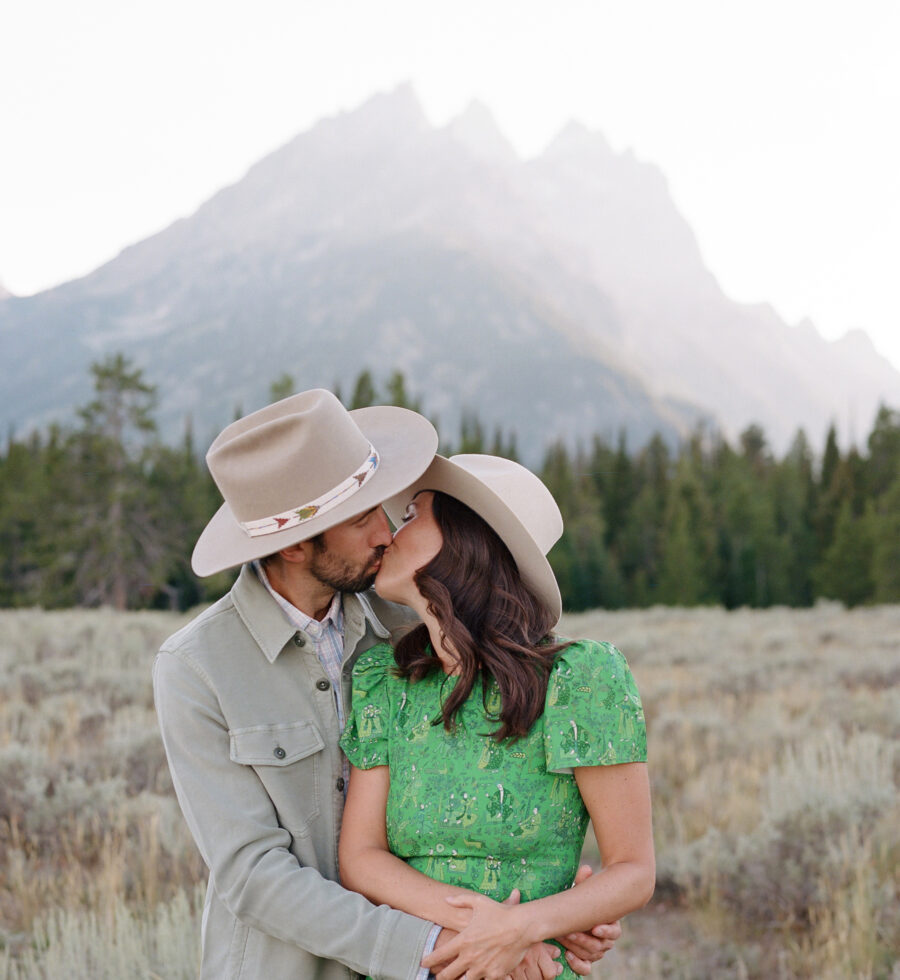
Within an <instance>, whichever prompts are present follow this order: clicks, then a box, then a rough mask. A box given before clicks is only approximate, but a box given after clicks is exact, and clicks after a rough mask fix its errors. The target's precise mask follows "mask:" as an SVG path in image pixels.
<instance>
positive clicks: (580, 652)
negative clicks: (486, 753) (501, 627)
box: [544, 640, 647, 772]
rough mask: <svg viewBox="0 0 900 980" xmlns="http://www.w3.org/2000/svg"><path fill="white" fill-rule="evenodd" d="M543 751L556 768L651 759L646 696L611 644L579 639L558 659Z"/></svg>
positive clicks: (550, 767) (564, 769)
mask: <svg viewBox="0 0 900 980" xmlns="http://www.w3.org/2000/svg"><path fill="white" fill-rule="evenodd" d="M544 751H545V755H546V761H547V769H548V770H549V771H551V772H571V770H572V768H573V767H574V766H614V765H619V764H620V763H623V762H645V761H646V759H647V729H646V725H645V723H644V710H643V707H642V706H641V698H640V695H639V694H638V690H637V686H636V685H635V683H634V677H633V676H632V674H631V671H630V669H629V667H628V664H627V663H626V661H625V658H624V657H623V656H622V654H621V653H620V652H619V651H618V650H617V649H616V648H615V647H614V646H613V645H612V644H610V643H597V642H595V641H593V640H579V641H577V642H575V643H573V644H572V645H571V646H569V647H567V648H566V649H565V650H563V652H562V653H561V654H560V655H559V657H558V658H557V661H556V663H555V664H554V666H553V672H552V673H551V675H550V683H549V685H548V687H547V700H546V703H545V709H544Z"/></svg>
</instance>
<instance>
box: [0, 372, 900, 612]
mask: <svg viewBox="0 0 900 980" xmlns="http://www.w3.org/2000/svg"><path fill="white" fill-rule="evenodd" d="M91 374H92V377H93V384H94V397H93V399H92V400H91V401H90V402H89V403H88V404H86V405H84V406H83V407H82V408H80V409H79V410H78V412H77V415H76V417H75V420H74V421H73V423H72V424H70V425H68V426H61V425H54V426H51V427H50V428H49V429H48V430H47V431H46V432H43V433H39V432H35V433H33V434H32V435H30V436H28V437H26V438H21V439H20V438H17V437H16V436H14V435H13V434H10V435H9V437H8V438H7V442H6V447H5V450H4V451H3V453H2V455H0V606H7V607H10V606H19V607H23V606H42V607H45V608H58V607H66V606H76V605H84V606H99V605H109V606H113V607H115V608H118V609H126V608H171V609H185V608H188V607H190V606H193V605H195V604H198V603H202V602H207V601H210V600H212V599H215V598H217V597H218V596H220V595H222V594H223V593H224V592H225V591H226V590H227V589H228V588H229V587H230V584H231V582H232V581H233V578H234V573H232V572H226V573H223V574H221V575H217V576H214V577H212V578H209V579H202V580H201V579H197V578H196V576H194V575H193V573H192V572H191V569H190V554H191V550H192V548H193V545H194V542H195V541H196V539H197V537H198V535H199V533H200V531H201V530H202V529H203V527H204V526H205V524H206V522H207V520H208V519H209V518H210V516H211V515H212V514H213V512H214V511H215V509H216V508H217V507H218V506H219V504H220V503H221V498H220V496H219V493H218V490H217V489H216V487H215V485H214V483H213V481H212V479H211V477H210V476H209V473H208V471H207V469H206V465H205V462H204V461H203V459H202V456H201V454H200V453H198V451H197V449H196V447H195V445H194V438H193V434H192V430H191V425H190V423H189V422H187V423H186V425H185V432H184V437H183V439H182V441H181V443H180V444H179V445H176V446H170V445H166V444H164V443H163V442H162V441H161V440H160V438H159V436H158V434H157V429H156V423H155V421H154V417H153V411H154V408H155V405H156V392H155V389H154V388H153V386H151V385H149V384H148V383H147V382H146V381H145V379H144V377H143V374H142V372H141V371H140V370H139V369H137V368H135V367H134V366H133V365H132V364H131V363H130V362H129V361H128V360H127V359H126V358H125V357H123V356H122V355H121V354H114V355H111V356H109V357H107V358H105V359H104V360H102V361H100V362H97V363H95V364H94V365H92V367H91ZM293 390H294V384H293V379H292V378H291V377H290V376H289V375H282V376H281V377H280V378H278V379H277V380H275V381H273V382H272V385H271V388H270V395H271V397H272V399H273V400H274V399H276V398H280V397H285V396H286V395H289V394H291V393H292V392H293ZM336 394H338V396H339V397H341V392H340V391H339V390H337V391H336ZM343 400H344V402H345V404H347V406H348V407H349V408H361V407H365V406H367V405H372V404H394V405H401V406H404V407H408V408H413V409H416V410H421V408H420V405H419V403H418V402H417V401H416V399H414V398H412V397H411V396H410V394H409V393H408V391H407V389H406V382H405V379H404V377H403V375H402V373H400V372H394V373H393V374H392V375H391V376H390V377H389V378H387V379H386V380H385V381H384V382H383V384H382V385H381V386H380V387H379V385H378V384H377V383H376V381H375V379H374V378H373V377H372V375H371V373H370V372H368V371H363V372H362V373H361V374H360V375H359V376H358V378H357V379H356V382H355V384H354V386H353V389H352V391H351V392H350V393H349V396H348V397H347V398H346V399H343ZM237 414H241V413H240V410H237V411H236V415H237ZM441 452H443V453H445V454H450V453H454V452H490V453H494V454H498V455H503V456H508V457H510V458H516V456H517V447H516V440H515V435H514V434H505V433H503V432H502V431H501V430H499V429H495V430H494V431H492V432H490V433H489V432H487V431H486V430H485V429H484V427H483V426H482V424H481V422H480V420H479V419H478V417H477V414H475V413H473V412H469V413H466V414H464V415H463V418H462V422H461V426H460V431H459V435H458V438H457V440H456V442H455V443H453V444H449V443H448V442H446V441H445V442H442V445H441ZM538 473H539V475H540V476H541V478H542V479H543V480H544V482H545V483H546V484H547V486H548V487H549V488H550V490H551V491H552V493H553V494H554V496H555V497H556V499H557V501H558V502H559V505H560V508H561V510H562V512H563V517H564V519H565V528H566V529H565V533H564V535H563V537H562V539H561V541H560V542H559V543H558V544H557V545H556V547H555V548H554V550H553V551H552V553H551V564H552V565H553V568H554V571H555V572H556V575H557V578H558V580H559V584H560V588H561V590H562V594H563V601H564V603H565V606H566V608H568V609H571V610H580V609H590V608H594V607H606V608H618V607H624V606H639V607H640V606H649V605H653V604H657V603H661V604H670V605H688V606H691V605H699V604H717V605H723V606H725V607H727V608H734V607H737V606H756V607H763V606H772V605H786V606H809V605H811V604H813V603H814V602H815V601H816V600H817V599H820V598H829V599H836V600H839V601H841V602H843V603H845V604H846V605H848V606H852V605H858V604H861V603H872V602H898V601H900V412H897V411H895V410H892V409H889V408H887V407H882V408H881V409H880V411H879V412H878V415H877V417H876V419H875V422H874V425H873V428H872V431H871V433H870V434H869V436H868V439H867V441H866V446H865V450H864V451H860V450H859V449H857V448H856V447H851V448H849V449H848V450H847V451H846V452H843V453H842V452H841V450H840V448H839V446H838V441H837V437H836V433H835V430H834V428H833V427H832V429H831V430H830V431H829V433H828V437H827V440H826V445H825V450H824V453H823V455H822V458H821V460H817V459H816V458H815V455H814V453H813V451H812V449H811V447H810V445H809V442H808V441H807V439H806V437H805V436H804V434H803V433H802V431H801V432H798V434H797V436H796V438H795V439H794V442H793V444H792V446H791V448H790V450H789V451H788V452H787V453H786V454H785V455H784V456H783V458H781V459H777V458H776V457H775V455H774V454H773V453H772V452H771V450H770V449H769V447H768V445H767V443H766V439H765V434H764V433H763V431H762V430H761V429H760V428H759V427H758V426H755V425H752V426H750V427H748V428H747V429H746V430H745V431H744V432H743V433H742V434H741V436H740V439H739V441H738V443H737V444H736V445H731V444H729V442H728V441H727V440H725V439H724V438H722V437H721V436H720V435H715V434H712V433H704V432H699V431H698V432H697V433H695V434H694V435H693V437H692V438H690V439H689V440H687V441H686V442H685V443H684V444H683V445H682V446H681V447H680V448H679V449H678V450H677V451H672V450H670V449H669V447H668V446H667V445H666V443H665V442H664V441H663V440H662V438H660V437H659V436H656V437H654V438H653V439H652V440H651V441H650V442H649V443H648V444H647V445H646V446H644V447H643V448H641V449H640V450H638V451H635V452H632V451H629V447H628V446H627V444H626V441H625V438H624V437H620V439H619V440H618V442H617V444H616V445H610V444H609V443H608V442H607V441H605V440H604V439H602V438H600V437H599V436H597V437H595V438H594V439H593V440H592V441H591V443H590V444H589V445H586V446H585V445H582V446H579V447H577V448H572V447H570V446H567V445H566V444H565V443H564V442H563V441H562V440H560V441H558V442H556V443H555V444H554V445H552V446H551V447H550V448H549V449H548V450H547V452H546V454H545V457H544V460H543V462H542V465H541V467H540V469H539V470H538Z"/></svg>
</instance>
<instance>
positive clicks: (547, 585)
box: [384, 456, 562, 620]
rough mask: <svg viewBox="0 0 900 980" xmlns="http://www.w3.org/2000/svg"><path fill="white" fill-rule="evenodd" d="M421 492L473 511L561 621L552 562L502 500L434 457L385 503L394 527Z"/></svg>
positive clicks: (559, 599) (475, 481) (448, 462)
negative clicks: (431, 492) (433, 493)
mask: <svg viewBox="0 0 900 980" xmlns="http://www.w3.org/2000/svg"><path fill="white" fill-rule="evenodd" d="M422 490H440V491H441V492H442V493H446V494H448V495H449V496H451V497H455V498H456V499H457V500H459V501H461V502H462V503H464V504H465V505H466V506H467V507H471V509H472V510H474V511H475V513H476V514H478V516H479V517H481V518H482V519H483V520H484V521H485V522H486V523H487V524H488V525H489V526H490V527H491V528H492V529H493V530H494V531H495V532H496V533H497V535H498V536H499V538H500V540H501V541H503V543H504V544H505V545H506V547H507V548H509V551H510V554H511V555H512V556H513V560H514V561H515V563H516V567H517V568H518V569H519V574H520V575H521V576H522V578H523V580H524V581H525V583H526V584H527V585H528V586H529V588H530V589H531V590H532V591H533V592H534V593H535V595H537V597H538V598H539V599H541V600H542V601H543V602H544V603H546V605H547V607H548V608H549V609H550V611H551V612H552V613H553V615H554V616H555V617H556V619H557V620H558V619H559V617H560V616H561V615H562V597H561V595H560V592H559V585H558V584H557V582H556V576H555V575H554V574H553V569H552V568H551V567H550V562H549V561H548V560H547V557H546V555H545V554H544V553H543V551H541V549H540V546H539V545H538V544H537V542H536V541H535V540H534V538H532V536H531V535H530V534H529V533H528V532H527V531H526V530H525V528H524V526H523V525H522V522H521V521H520V520H519V519H518V517H516V515H515V514H514V513H513V511H512V510H511V509H510V508H509V507H508V506H507V505H506V504H505V503H504V502H503V499H502V498H501V497H499V496H498V495H497V494H496V493H494V491H493V490H491V489H490V488H489V487H487V486H486V485H485V484H484V483H482V481H481V480H479V479H478V478H477V477H475V476H473V475H472V474H471V473H469V472H468V471H467V470H464V469H463V468H462V467H461V466H457V465H456V464H455V463H454V462H453V461H452V460H449V459H447V458H446V457H444V456H435V457H434V459H433V461H432V463H431V465H430V466H429V467H428V469H427V470H426V471H425V472H424V473H423V474H422V475H421V476H420V477H419V478H418V479H416V480H415V482H414V483H412V484H411V485H410V486H408V487H407V488H405V489H404V490H403V491H402V492H401V493H398V494H397V495H396V496H394V497H392V498H391V499H389V500H386V501H385V502H384V509H385V511H386V512H387V515H388V517H389V518H390V519H391V521H393V523H394V524H395V525H399V524H400V522H401V521H402V520H403V515H404V512H405V511H406V506H407V504H408V503H409V502H410V500H412V498H413V497H414V496H415V495H416V494H417V493H419V492H421V491H422ZM560 530H561V528H560Z"/></svg>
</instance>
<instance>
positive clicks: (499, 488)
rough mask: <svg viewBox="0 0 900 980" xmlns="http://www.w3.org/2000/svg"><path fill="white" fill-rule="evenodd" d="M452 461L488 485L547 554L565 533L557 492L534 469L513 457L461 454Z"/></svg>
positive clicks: (542, 551)
mask: <svg viewBox="0 0 900 980" xmlns="http://www.w3.org/2000/svg"><path fill="white" fill-rule="evenodd" d="M450 462H451V463H454V464H455V465H456V466H459V467H460V468H461V469H463V470H465V471H466V472H467V473H469V474H470V475H471V476H473V477H474V478H475V479H476V480H479V481H480V482H481V483H483V484H484V485H485V487H487V489H488V490H490V491H491V492H492V493H494V494H495V495H496V496H497V497H499V498H500V500H502V501H503V503H504V504H505V505H506V506H507V507H508V508H509V509H510V510H511V511H512V513H513V515H514V516H515V517H516V519H517V520H518V521H519V523H520V524H521V526H522V529H523V530H524V531H525V532H526V533H527V534H528V535H529V536H530V537H531V539H532V540H533V541H534V543H535V544H536V545H537V546H538V548H539V549H540V551H541V554H543V555H546V554H547V552H549V551H550V549H551V548H552V547H553V545H554V544H556V542H557V541H558V540H559V539H560V537H561V535H562V533H563V519H562V514H561V513H560V510H559V506H558V505H557V503H556V501H555V500H554V499H553V494H551V493H550V491H549V490H548V489H547V488H546V487H545V486H544V484H543V483H542V482H541V480H540V479H539V478H538V477H536V476H535V475H534V473H532V472H531V470H529V469H527V468H526V467H524V466H522V465H521V463H516V462H515V461H514V460H511V459H504V458H503V457H501V456H485V455H482V454H480V453H460V454H458V455H456V456H451V457H450Z"/></svg>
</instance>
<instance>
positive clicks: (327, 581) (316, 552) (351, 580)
mask: <svg viewBox="0 0 900 980" xmlns="http://www.w3.org/2000/svg"><path fill="white" fill-rule="evenodd" d="M384 551H385V546H384V545H379V546H378V547H377V548H373V549H372V553H371V554H370V555H369V557H368V559H367V560H366V561H365V562H363V563H361V564H359V565H354V564H353V563H352V562H349V561H347V560H346V559H343V558H339V557H338V556H337V555H335V554H334V553H333V552H331V551H329V550H328V549H327V548H326V547H325V546H324V545H323V544H322V543H321V542H319V541H314V542H313V560H312V562H311V563H310V566H309V570H310V572H312V574H313V575H314V576H315V578H316V579H318V581H320V582H321V583H322V584H323V585H327V586H328V588H329V589H334V591H335V592H365V591H366V589H370V588H371V587H372V583H373V582H374V581H375V576H376V574H377V571H372V565H374V564H375V562H377V561H380V560H381V556H382V555H383V554H384Z"/></svg>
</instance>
